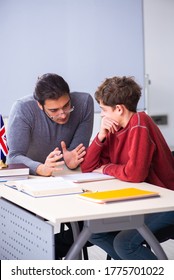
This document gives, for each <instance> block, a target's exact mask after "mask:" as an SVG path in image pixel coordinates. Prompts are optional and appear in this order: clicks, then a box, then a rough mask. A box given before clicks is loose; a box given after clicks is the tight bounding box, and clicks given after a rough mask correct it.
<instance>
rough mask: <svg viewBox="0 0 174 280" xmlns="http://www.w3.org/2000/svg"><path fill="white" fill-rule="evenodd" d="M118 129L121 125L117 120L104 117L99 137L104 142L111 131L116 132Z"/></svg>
mask: <svg viewBox="0 0 174 280" xmlns="http://www.w3.org/2000/svg"><path fill="white" fill-rule="evenodd" d="M118 129H119V126H118V123H117V122H116V121H114V120H112V119H109V118H107V117H102V119H101V126H100V131H99V134H98V139H99V140H100V141H101V142H102V141H103V140H104V139H105V138H106V136H107V135H108V133H109V132H110V133H114V132H115V131H118Z"/></svg>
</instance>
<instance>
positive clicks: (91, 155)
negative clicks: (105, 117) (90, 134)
mask: <svg viewBox="0 0 174 280" xmlns="http://www.w3.org/2000/svg"><path fill="white" fill-rule="evenodd" d="M107 150H108V149H107V140H106V141H105V142H104V143H101V142H100V141H99V139H98V135H97V136H96V137H95V138H94V140H93V142H92V143H91V145H90V146H89V147H88V148H87V150H86V155H85V158H84V161H83V162H82V163H81V170H82V172H92V171H93V170H94V169H96V168H99V167H100V166H101V165H103V164H107V163H109V156H108V152H107Z"/></svg>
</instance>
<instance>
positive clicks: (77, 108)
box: [7, 74, 94, 259]
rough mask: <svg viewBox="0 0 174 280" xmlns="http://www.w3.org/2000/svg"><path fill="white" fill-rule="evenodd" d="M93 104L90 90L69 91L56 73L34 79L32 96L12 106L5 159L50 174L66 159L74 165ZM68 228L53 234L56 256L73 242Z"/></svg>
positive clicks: (86, 139)
mask: <svg viewBox="0 0 174 280" xmlns="http://www.w3.org/2000/svg"><path fill="white" fill-rule="evenodd" d="M93 117H94V104H93V99H92V97H91V95H90V94H87V93H80V92H72V93H70V90H69V86H68V84H67V82H66V81H65V80H64V79H63V78H62V77H61V76H58V75H57V74H44V75H43V76H42V77H40V78H39V79H38V80H37V83H36V87H35V91H34V96H29V97H28V96H27V97H23V98H21V99H19V100H18V101H17V102H16V103H15V104H14V105H13V107H12V109H11V112H10V115H9V119H8V130H7V143H8V148H9V153H8V157H7V163H17V162H19V163H24V164H25V165H27V166H28V167H29V168H30V174H34V175H41V176H51V175H52V172H54V171H59V170H61V169H62V165H63V164H64V163H65V164H66V166H67V167H68V168H70V169H75V168H77V167H78V166H79V164H80V163H81V162H82V161H83V158H84V155H85V153H86V152H85V148H86V147H87V146H88V145H89V141H90V138H91V134H92V129H93ZM67 226H68V227H69V230H66V231H65V232H61V233H60V234H56V235H55V256H56V259H59V258H62V257H64V256H65V255H66V253H67V251H68V249H69V247H70V246H71V244H72V242H73V238H72V232H71V227H70V224H67Z"/></svg>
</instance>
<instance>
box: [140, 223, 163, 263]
mask: <svg viewBox="0 0 174 280" xmlns="http://www.w3.org/2000/svg"><path fill="white" fill-rule="evenodd" d="M137 230H138V232H139V233H140V234H141V235H142V236H143V238H144V239H145V240H146V241H147V243H148V244H149V245H150V247H151V248H152V249H153V251H154V253H155V255H156V256H157V258H158V259H159V260H167V259H168V258H167V256H166V254H165V252H164V250H163V248H162V247H161V245H160V243H159V242H158V240H157V239H156V237H155V236H154V235H153V233H152V232H151V231H150V229H149V228H148V227H147V226H146V225H145V224H143V225H142V226H141V227H139V228H137Z"/></svg>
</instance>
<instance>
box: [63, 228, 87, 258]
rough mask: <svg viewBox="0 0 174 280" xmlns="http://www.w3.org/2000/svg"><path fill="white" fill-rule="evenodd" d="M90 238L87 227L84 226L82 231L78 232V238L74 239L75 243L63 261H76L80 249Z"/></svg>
mask: <svg viewBox="0 0 174 280" xmlns="http://www.w3.org/2000/svg"><path fill="white" fill-rule="evenodd" d="M90 236H91V231H90V229H89V227H86V226H84V227H83V229H82V231H81V232H80V234H79V236H78V238H77V239H76V241H75V242H74V243H73V245H72V246H71V248H70V250H69V252H68V254H67V255H66V257H65V259H66V260H74V259H76V258H77V257H76V256H77V254H79V253H80V251H81V249H82V248H83V246H84V245H85V244H86V242H87V241H88V239H89V238H90Z"/></svg>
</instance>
